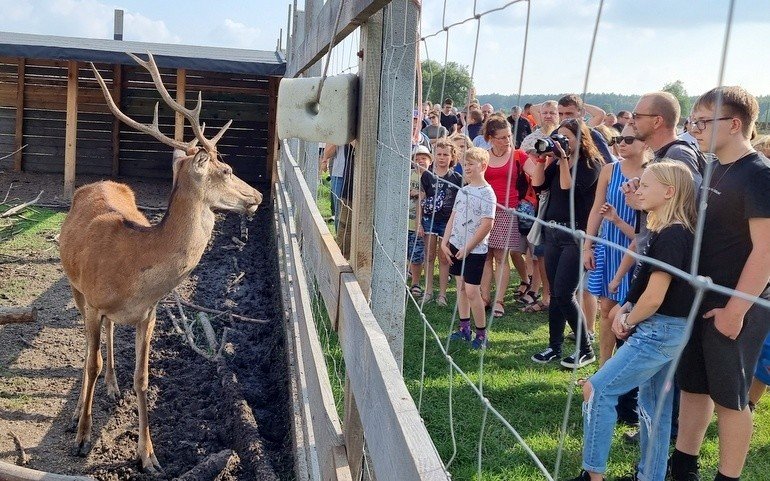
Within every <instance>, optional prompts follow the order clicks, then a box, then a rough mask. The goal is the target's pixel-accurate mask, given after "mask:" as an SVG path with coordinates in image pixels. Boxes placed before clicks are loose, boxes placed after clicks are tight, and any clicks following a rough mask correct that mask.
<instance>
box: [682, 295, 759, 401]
mask: <svg viewBox="0 0 770 481" xmlns="http://www.w3.org/2000/svg"><path fill="white" fill-rule="evenodd" d="M765 294H766V293H765ZM763 297H764V295H763ZM702 315H703V313H702V312H701V313H700V314H699V315H698V318H696V319H695V325H694V326H693V330H692V335H691V336H690V339H689V341H688V342H687V345H686V346H685V348H684V351H683V352H682V359H681V360H680V361H679V366H678V367H677V370H676V379H677V383H678V385H679V387H680V388H681V389H682V391H686V392H690V393H694V394H708V395H709V396H710V397H711V399H713V400H714V402H715V403H717V404H719V405H720V406H724V407H726V408H728V409H734V410H736V411H740V410H742V409H743V408H745V407H746V405H747V404H748V402H749V394H748V393H749V388H750V387H751V383H752V381H753V378H754V370H755V368H756V365H757V360H758V359H759V354H760V352H761V351H762V345H763V343H764V340H765V337H767V333H768V331H770V310H769V309H767V308H765V307H762V306H758V305H754V306H752V307H751V309H749V311H748V312H747V313H746V316H744V320H743V329H742V330H741V333H740V334H739V335H738V338H737V339H735V340H733V339H730V338H729V337H727V336H725V335H724V334H722V333H721V332H719V330H717V328H716V327H715V326H714V320H713V319H703V318H702Z"/></svg>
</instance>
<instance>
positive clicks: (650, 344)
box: [583, 314, 687, 481]
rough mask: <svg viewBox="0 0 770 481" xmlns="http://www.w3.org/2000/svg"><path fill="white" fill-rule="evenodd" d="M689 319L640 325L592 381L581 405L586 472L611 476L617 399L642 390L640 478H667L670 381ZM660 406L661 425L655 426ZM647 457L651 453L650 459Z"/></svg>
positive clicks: (657, 317)
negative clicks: (611, 449) (608, 461)
mask: <svg viewBox="0 0 770 481" xmlns="http://www.w3.org/2000/svg"><path fill="white" fill-rule="evenodd" d="M686 325H687V319H686V318H684V317H670V316H665V315H662V314H653V315H652V317H650V318H649V319H647V320H645V321H643V322H641V323H639V324H638V326H637V327H636V331H634V333H633V334H632V335H631V337H629V338H628V340H627V341H626V343H625V344H623V345H622V346H621V347H620V349H618V352H617V353H616V354H615V355H614V356H613V357H611V358H610V359H609V361H607V362H606V363H605V364H604V366H602V367H601V369H599V371H597V373H596V374H594V375H593V376H591V378H590V379H589V381H590V383H591V386H592V388H593V392H592V393H591V396H590V398H589V399H588V401H586V402H584V403H583V469H585V470H586V471H592V472H595V473H604V472H605V471H606V470H607V458H608V457H609V454H610V444H611V443H612V433H613V431H614V428H615V421H616V420H617V414H616V412H615V405H616V404H617V403H618V397H619V396H620V395H622V394H624V393H626V392H628V391H629V390H630V389H632V388H634V387H637V386H639V421H640V423H639V424H640V433H639V434H640V447H641V453H642V459H641V462H640V463H639V473H638V478H639V479H640V480H644V481H663V480H664V478H665V476H666V460H667V458H668V446H669V437H670V434H671V417H672V403H673V398H674V396H673V393H674V391H673V379H672V384H671V385H665V380H666V376H667V375H668V371H669V369H670V368H671V364H672V362H673V360H674V358H675V357H676V354H677V352H678V350H679V347H680V346H681V345H682V344H683V343H684V342H686V339H685V329H686ZM659 405H661V409H662V411H661V414H660V419H659V420H658V422H657V423H655V424H654V425H653V423H654V421H655V415H656V409H657V408H658V407H659ZM648 451H649V453H648Z"/></svg>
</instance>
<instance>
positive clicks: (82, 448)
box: [72, 441, 92, 458]
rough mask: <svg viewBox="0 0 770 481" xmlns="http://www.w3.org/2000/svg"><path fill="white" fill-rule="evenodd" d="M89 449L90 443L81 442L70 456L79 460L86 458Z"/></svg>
mask: <svg viewBox="0 0 770 481" xmlns="http://www.w3.org/2000/svg"><path fill="white" fill-rule="evenodd" d="M91 447H92V444H91V441H81V442H80V443H79V444H78V445H77V446H75V449H74V450H73V452H72V454H73V455H75V456H79V457H81V458H85V457H86V456H88V453H90V452H91Z"/></svg>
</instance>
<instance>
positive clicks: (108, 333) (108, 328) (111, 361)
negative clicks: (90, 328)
mask: <svg viewBox="0 0 770 481" xmlns="http://www.w3.org/2000/svg"><path fill="white" fill-rule="evenodd" d="M114 330H115V323H114V322H112V321H111V320H110V319H109V318H107V317H105V318H104V334H105V344H106V345H107V366H106V369H105V370H104V383H105V384H106V385H107V397H108V398H109V399H110V401H113V402H115V401H117V400H118V399H119V398H120V389H119V388H118V380H117V378H116V377H115V353H114V349H113V346H114V344H113V343H114V337H113V334H114Z"/></svg>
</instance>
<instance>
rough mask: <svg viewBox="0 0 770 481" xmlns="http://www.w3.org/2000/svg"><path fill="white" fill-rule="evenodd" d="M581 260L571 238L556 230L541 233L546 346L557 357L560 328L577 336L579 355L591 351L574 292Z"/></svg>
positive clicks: (560, 341) (562, 337)
mask: <svg viewBox="0 0 770 481" xmlns="http://www.w3.org/2000/svg"><path fill="white" fill-rule="evenodd" d="M580 269H582V258H581V255H580V246H579V245H578V242H577V240H576V239H575V238H574V237H572V235H570V234H568V233H566V232H562V231H560V230H557V229H548V228H546V230H545V271H546V275H547V276H548V282H549V284H550V285H551V304H550V306H549V307H548V331H549V341H548V345H549V346H550V347H551V349H553V350H554V351H556V352H558V353H561V346H562V344H563V343H564V324H565V323H569V326H570V327H571V328H572V330H573V331H574V332H575V333H576V334H577V333H578V332H579V333H580V337H579V339H580V346H581V349H580V352H581V353H584V352H586V351H590V350H591V344H590V343H589V341H588V335H587V332H586V326H585V323H583V326H582V328H581V329H580V330H579V331H578V322H583V321H582V318H581V315H580V306H579V305H578V302H577V298H576V297H575V292H576V291H577V287H578V282H579V281H580Z"/></svg>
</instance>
